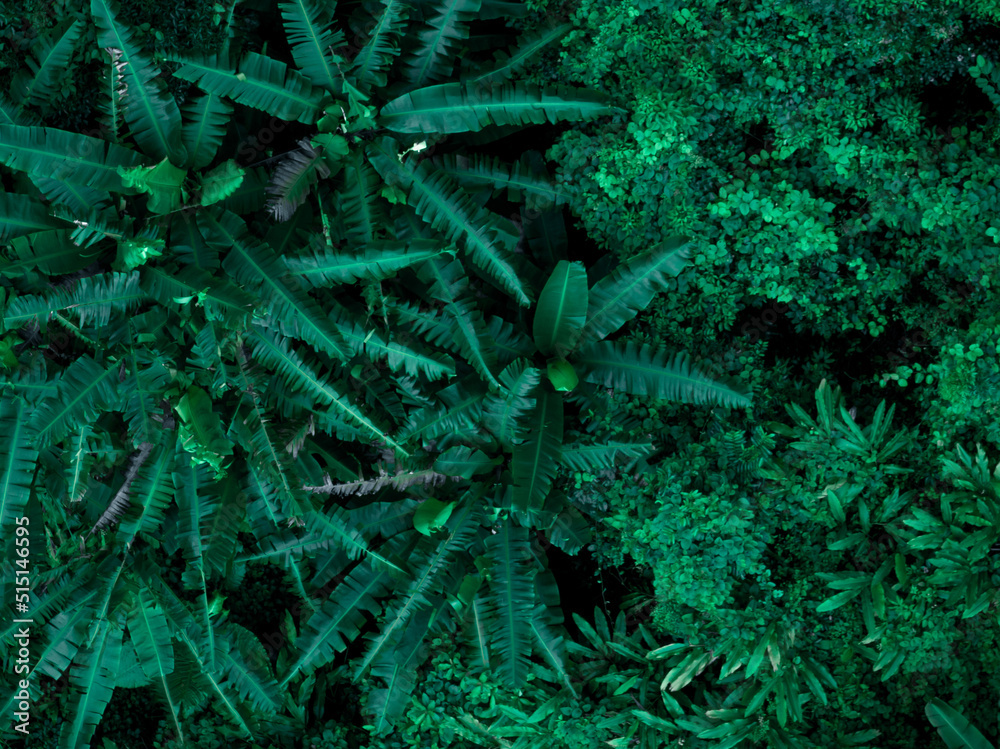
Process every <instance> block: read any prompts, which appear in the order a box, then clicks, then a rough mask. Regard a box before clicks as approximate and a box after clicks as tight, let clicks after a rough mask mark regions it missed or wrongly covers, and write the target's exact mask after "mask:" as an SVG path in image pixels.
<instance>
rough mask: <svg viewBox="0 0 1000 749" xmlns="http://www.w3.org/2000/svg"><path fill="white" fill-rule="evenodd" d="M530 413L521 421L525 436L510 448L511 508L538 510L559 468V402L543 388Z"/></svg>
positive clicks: (556, 395) (560, 432)
mask: <svg viewBox="0 0 1000 749" xmlns="http://www.w3.org/2000/svg"><path fill="white" fill-rule="evenodd" d="M536 397H537V402H536V404H535V408H534V410H533V411H532V412H531V413H530V414H529V415H528V417H527V418H526V419H525V420H524V424H525V430H526V433H527V436H526V437H525V439H524V441H523V442H521V443H520V444H518V445H515V446H514V458H513V462H512V469H513V474H514V495H513V496H514V498H513V504H514V507H515V509H517V510H519V511H520V512H531V511H532V510H537V509H541V507H542V505H543V504H544V502H545V497H546V495H547V494H548V492H549V488H550V487H551V486H552V481H553V479H554V478H555V475H556V471H557V469H558V466H559V456H560V452H561V448H562V442H563V399H562V396H561V395H559V394H558V393H554V392H552V391H551V390H550V389H548V388H547V387H541V388H539V389H538V390H537V391H536Z"/></svg>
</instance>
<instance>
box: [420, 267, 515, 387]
mask: <svg viewBox="0 0 1000 749" xmlns="http://www.w3.org/2000/svg"><path fill="white" fill-rule="evenodd" d="M420 277H421V279H422V280H424V281H425V282H427V283H428V284H430V286H431V294H433V295H434V297H435V298H437V299H439V300H440V301H442V302H444V304H445V312H446V313H447V314H448V315H449V316H450V317H451V318H452V322H453V324H454V326H455V327H454V332H453V334H452V335H453V341H454V342H455V344H456V345H457V346H458V349H459V351H460V352H461V354H462V356H463V357H465V359H466V361H468V362H469V364H471V365H472V367H473V369H475V370H476V372H478V373H479V374H480V375H481V376H482V377H483V379H484V380H486V382H487V383H489V384H490V385H492V386H493V387H499V386H500V383H499V382H498V381H497V379H496V377H495V376H494V375H493V369H494V368H495V367H496V358H495V356H494V353H493V351H492V349H491V348H490V340H489V338H488V337H487V335H486V331H485V329H484V325H483V315H482V312H480V311H479V310H478V309H477V308H476V306H475V304H474V302H473V301H472V299H471V290H470V289H469V283H468V279H467V278H466V276H465V274H464V272H463V270H462V264H461V263H459V262H458V261H457V260H450V261H445V260H443V259H441V258H432V259H430V260H428V261H427V262H425V263H424V265H423V267H421V269H420Z"/></svg>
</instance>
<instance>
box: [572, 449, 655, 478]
mask: <svg viewBox="0 0 1000 749" xmlns="http://www.w3.org/2000/svg"><path fill="white" fill-rule="evenodd" d="M655 450H656V446H655V445H654V444H653V443H652V442H606V443H604V444H602V445H581V444H578V443H574V444H572V445H563V447H562V454H561V458H560V459H561V460H562V464H563V465H564V466H566V467H568V468H572V469H573V470H574V471H597V470H600V469H602V468H603V469H608V468H614V466H615V459H616V458H628V459H629V460H637V459H639V458H644V457H646V456H647V455H652V454H653V452H654V451H655Z"/></svg>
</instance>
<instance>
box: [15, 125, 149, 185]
mask: <svg viewBox="0 0 1000 749" xmlns="http://www.w3.org/2000/svg"><path fill="white" fill-rule="evenodd" d="M0 163H3V164H5V165H6V166H9V167H10V168H11V169H17V170H19V171H22V172H27V173H28V174H29V175H41V176H43V177H50V178H52V179H56V180H60V181H65V182H71V183H73V184H75V185H87V186H89V187H92V188H98V189H100V190H111V191H114V192H120V193H124V194H126V195H134V194H135V193H137V192H139V191H138V190H137V189H136V188H132V187H125V185H123V184H122V178H121V176H120V175H119V174H118V167H119V166H139V165H142V164H145V163H146V159H144V158H143V157H142V156H140V155H139V154H138V153H136V152H135V151H130V150H129V149H127V148H122V147H121V146H116V145H115V144H114V143H108V142H107V141H103V140H100V139H99V138H91V137H90V136H88V135H80V134H79V133H69V132H66V131H65V130H56V129H54V128H51V127H25V126H21V125H0Z"/></svg>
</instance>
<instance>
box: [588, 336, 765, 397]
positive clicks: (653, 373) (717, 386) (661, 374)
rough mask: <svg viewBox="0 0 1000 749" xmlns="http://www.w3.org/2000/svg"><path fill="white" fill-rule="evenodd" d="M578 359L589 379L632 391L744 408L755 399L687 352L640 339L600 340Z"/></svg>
mask: <svg viewBox="0 0 1000 749" xmlns="http://www.w3.org/2000/svg"><path fill="white" fill-rule="evenodd" d="M574 361H575V362H576V363H577V365H578V366H579V367H580V368H581V369H582V370H583V379H584V380H586V381H587V382H594V383H599V384H601V385H603V386H604V387H608V388H613V389H615V390H624V391H625V392H626V393H631V394H632V395H648V396H650V397H651V398H662V399H664V400H672V401H679V402H682V403H695V404H699V405H704V404H712V405H720V406H730V407H742V408H746V407H749V406H750V403H751V394H750V391H749V390H748V389H747V388H746V387H745V386H744V385H742V384H741V383H740V382H738V381H737V380H735V379H733V378H730V377H713V376H711V375H709V374H707V373H705V372H703V371H702V370H701V369H700V368H699V367H698V366H697V365H696V364H695V363H694V362H693V361H692V359H691V357H690V356H689V355H688V354H687V353H686V352H681V353H676V354H671V353H669V352H668V351H667V350H665V349H662V348H658V347H656V346H653V345H650V344H648V343H643V344H637V343H636V342H635V341H614V342H611V341H599V342H597V343H592V344H590V345H589V346H586V347H585V348H582V349H580V350H579V351H578V352H577V354H576V357H575V359H574Z"/></svg>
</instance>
